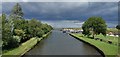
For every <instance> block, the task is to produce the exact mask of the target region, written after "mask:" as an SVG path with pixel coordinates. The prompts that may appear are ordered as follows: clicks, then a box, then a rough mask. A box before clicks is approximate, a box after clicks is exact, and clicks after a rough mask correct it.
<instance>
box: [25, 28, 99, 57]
mask: <svg viewBox="0 0 120 57" xmlns="http://www.w3.org/2000/svg"><path fill="white" fill-rule="evenodd" d="M26 55H101V54H100V53H99V52H98V51H97V50H96V49H94V48H93V47H92V46H90V45H88V44H86V43H83V42H81V41H79V40H77V39H75V38H73V37H72V36H70V35H68V34H66V33H62V32H61V31H59V30H53V31H52V33H51V34H50V35H49V36H48V37H47V38H45V39H44V40H42V41H41V42H39V43H38V44H37V45H36V46H35V47H34V48H33V49H31V50H30V51H29V52H27V53H26V54H25V55H24V56H23V57H26Z"/></svg>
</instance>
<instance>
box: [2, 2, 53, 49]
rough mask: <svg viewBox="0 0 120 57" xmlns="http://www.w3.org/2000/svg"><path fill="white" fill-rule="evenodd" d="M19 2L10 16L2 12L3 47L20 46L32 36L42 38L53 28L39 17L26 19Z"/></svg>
mask: <svg viewBox="0 0 120 57" xmlns="http://www.w3.org/2000/svg"><path fill="white" fill-rule="evenodd" d="M23 16H24V13H23V12H22V8H21V6H20V4H19V3H17V4H16V5H15V6H14V7H13V9H12V11H11V14H10V15H9V16H7V15H6V14H5V13H2V15H1V16H0V19H1V20H2V42H3V45H2V47H3V49H10V48H15V47H18V46H19V45H20V44H21V43H23V42H25V41H27V40H29V39H30V38H32V37H37V38H40V37H42V35H44V34H46V33H48V32H49V31H51V30H52V29H53V28H52V27H51V26H50V25H48V24H43V23H41V22H40V21H39V20H37V19H34V18H33V19H30V20H26V19H24V18H23Z"/></svg>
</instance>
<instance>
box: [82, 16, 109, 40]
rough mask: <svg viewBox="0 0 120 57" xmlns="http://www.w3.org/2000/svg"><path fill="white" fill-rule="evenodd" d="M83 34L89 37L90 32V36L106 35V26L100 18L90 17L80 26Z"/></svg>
mask: <svg viewBox="0 0 120 57" xmlns="http://www.w3.org/2000/svg"><path fill="white" fill-rule="evenodd" d="M82 29H83V34H84V35H88V36H89V35H90V34H91V33H90V32H91V31H92V36H93V38H94V35H95V34H96V35H98V34H100V33H102V34H103V35H106V30H107V25H106V22H105V21H104V20H103V19H102V18H101V17H90V18H89V19H88V20H86V21H85V22H84V24H83V25H82Z"/></svg>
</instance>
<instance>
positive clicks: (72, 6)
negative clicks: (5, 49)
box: [2, 2, 118, 27]
mask: <svg viewBox="0 0 120 57" xmlns="http://www.w3.org/2000/svg"><path fill="white" fill-rule="evenodd" d="M15 4H16V2H3V3H2V12H4V13H6V14H7V15H9V14H10V12H11V10H12V8H13V6H14V5H15ZM19 4H20V5H21V7H22V9H23V12H24V18H26V19H31V18H36V19H39V20H50V21H48V23H50V24H51V23H52V24H54V25H56V24H57V23H60V22H58V21H57V23H56V21H55V20H64V21H62V22H64V24H67V25H66V26H68V25H70V23H73V24H71V25H74V24H76V25H74V26H75V27H78V26H79V25H82V23H83V22H82V21H85V20H87V19H88V18H89V17H91V16H99V17H102V18H103V19H104V20H105V21H118V3H117V2H20V3H19ZM53 20H54V22H55V23H53ZM69 20H72V21H69ZM73 20H74V21H73ZM78 20H79V22H77V21H78ZM45 22H46V21H45ZM69 22H70V23H69ZM114 23H116V22H114ZM59 25H60V24H59ZM112 25H114V24H112ZM61 26H63V24H61ZM114 26H115V25H114ZM59 27H60V26H59ZM68 27H69V26H68Z"/></svg>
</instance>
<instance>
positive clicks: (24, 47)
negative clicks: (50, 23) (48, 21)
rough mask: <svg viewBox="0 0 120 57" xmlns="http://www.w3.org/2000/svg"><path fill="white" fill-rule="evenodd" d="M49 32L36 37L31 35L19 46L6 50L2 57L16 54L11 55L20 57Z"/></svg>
mask: <svg viewBox="0 0 120 57" xmlns="http://www.w3.org/2000/svg"><path fill="white" fill-rule="evenodd" d="M49 34H50V32H49V33H47V34H45V35H43V37H41V38H36V37H33V38H31V39H30V40H28V41H26V42H25V43H22V44H21V45H20V46H19V47H17V48H14V49H12V50H8V51H7V52H5V53H3V56H2V57H6V56H9V55H17V56H12V57H20V56H22V55H24V54H25V53H26V52H27V51H29V50H30V49H31V48H33V47H34V46H35V45H36V44H37V43H38V42H40V41H41V40H42V39H43V38H45V37H47V35H49Z"/></svg>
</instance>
